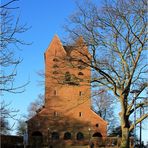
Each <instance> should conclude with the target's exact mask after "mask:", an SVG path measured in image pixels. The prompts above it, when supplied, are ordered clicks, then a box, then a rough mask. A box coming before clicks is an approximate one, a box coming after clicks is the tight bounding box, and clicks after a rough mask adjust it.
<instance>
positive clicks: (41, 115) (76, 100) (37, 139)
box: [27, 35, 107, 148]
mask: <svg viewBox="0 0 148 148" xmlns="http://www.w3.org/2000/svg"><path fill="white" fill-rule="evenodd" d="M81 45H83V46H81ZM80 53H81V54H80ZM82 54H83V55H84V54H85V55H86V56H85V57H83V56H82ZM44 56H45V104H44V106H43V107H42V108H40V109H39V110H38V111H37V114H36V115H35V116H34V117H32V118H31V119H29V120H28V121H27V125H28V134H29V144H30V145H34V147H41V145H49V146H50V147H52V148H64V147H66V145H88V143H89V142H90V140H91V139H92V138H93V137H102V138H103V137H106V136H107V122H106V121H104V120H103V119H102V118H101V117H99V116H98V115H97V114H96V113H95V112H93V111H92V109H91V87H90V79H91V70H90V67H89V66H87V65H86V64H84V63H83V64H82V60H83V61H85V62H87V60H88V57H89V58H91V56H90V54H89V52H88V49H87V47H86V46H84V41H83V38H82V37H80V38H79V39H78V40H77V41H76V42H75V43H74V44H73V45H71V46H64V45H62V42H61V41H60V39H59V37H58V36H57V35H55V36H54V38H53V39H52V41H51V43H50V45H49V47H48V48H47V50H46V52H45V55H44ZM71 59H78V60H71Z"/></svg>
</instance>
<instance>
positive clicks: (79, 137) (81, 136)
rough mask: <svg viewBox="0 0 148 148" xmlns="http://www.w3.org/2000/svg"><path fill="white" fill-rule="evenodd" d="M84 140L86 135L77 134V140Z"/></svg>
mask: <svg viewBox="0 0 148 148" xmlns="http://www.w3.org/2000/svg"><path fill="white" fill-rule="evenodd" d="M83 139H84V135H83V133H81V132H78V133H77V140H83Z"/></svg>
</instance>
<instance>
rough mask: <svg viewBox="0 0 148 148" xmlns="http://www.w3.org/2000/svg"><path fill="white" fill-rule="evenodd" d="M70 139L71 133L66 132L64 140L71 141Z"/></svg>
mask: <svg viewBox="0 0 148 148" xmlns="http://www.w3.org/2000/svg"><path fill="white" fill-rule="evenodd" d="M69 139H71V133H70V132H66V133H65V134H64V140H69Z"/></svg>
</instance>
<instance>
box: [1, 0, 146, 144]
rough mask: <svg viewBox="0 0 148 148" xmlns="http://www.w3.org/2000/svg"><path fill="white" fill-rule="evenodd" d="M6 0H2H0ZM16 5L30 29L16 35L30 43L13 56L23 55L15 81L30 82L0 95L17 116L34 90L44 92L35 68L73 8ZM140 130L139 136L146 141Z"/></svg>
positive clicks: (45, 2)
mask: <svg viewBox="0 0 148 148" xmlns="http://www.w3.org/2000/svg"><path fill="white" fill-rule="evenodd" d="M5 1H8V0H3V2H5ZM16 5H18V6H19V7H20V8H19V10H15V11H16V12H15V13H14V14H15V16H16V17H17V16H19V17H20V23H21V24H27V26H28V27H30V29H29V30H28V31H27V32H25V33H23V34H22V35H21V36H20V37H21V38H23V40H24V41H26V42H28V43H32V44H31V45H27V46H22V47H21V49H22V50H17V51H16V54H17V56H19V57H21V58H22V59H23V61H22V63H21V64H19V65H18V67H17V77H16V81H15V83H16V85H23V84H25V83H26V82H28V81H29V82H30V83H29V84H28V85H27V86H26V87H25V91H24V92H23V93H18V94H10V93H5V94H3V96H2V97H1V98H2V99H5V100H6V102H11V105H12V107H14V108H15V109H19V113H18V116H17V117H18V118H21V117H22V116H23V115H26V114H27V108H28V106H29V104H30V103H31V102H33V101H34V100H35V99H36V98H37V96H38V94H43V93H44V86H41V85H39V81H40V80H41V78H40V77H39V76H38V75H37V72H38V71H40V70H44V52H45V50H46V49H47V47H48V46H49V44H50V41H51V40H52V38H53V36H54V35H55V34H57V35H58V36H59V37H60V38H61V39H62V38H63V36H65V34H66V32H65V31H64V29H63V25H64V24H65V21H66V18H67V17H68V16H70V15H71V14H72V13H73V12H74V10H75V8H76V5H75V1H74V0H20V1H19V2H16ZM146 132H147V131H145V133H144V131H143V133H144V134H143V140H144V141H146Z"/></svg>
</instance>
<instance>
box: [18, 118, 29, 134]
mask: <svg viewBox="0 0 148 148" xmlns="http://www.w3.org/2000/svg"><path fill="white" fill-rule="evenodd" d="M26 129H27V125H26V121H25V120H24V119H20V120H19V121H18V124H17V129H16V130H17V135H19V136H23V135H24V133H25V132H26Z"/></svg>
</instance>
